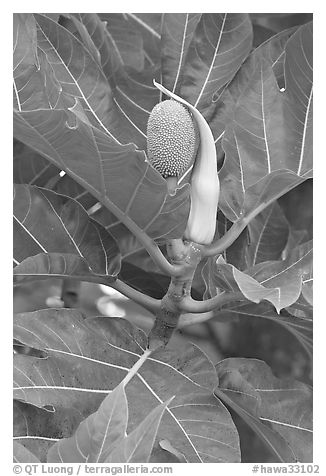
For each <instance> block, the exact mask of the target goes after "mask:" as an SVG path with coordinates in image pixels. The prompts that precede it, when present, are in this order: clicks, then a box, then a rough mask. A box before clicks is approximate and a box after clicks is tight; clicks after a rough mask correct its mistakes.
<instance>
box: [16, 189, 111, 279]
mask: <svg viewBox="0 0 326 476" xmlns="http://www.w3.org/2000/svg"><path fill="white" fill-rule="evenodd" d="M14 193H15V195H14V205H13V211H14V261H15V263H16V265H17V266H16V267H15V269H14V276H15V277H16V279H17V280H18V281H21V280H26V279H28V278H33V277H34V278H35V277H40V278H48V277H51V276H53V277H54V276H56V277H58V276H59V277H73V278H76V279H80V280H85V281H87V280H95V281H96V280H99V281H100V282H103V281H104V282H105V283H107V282H108V281H110V280H114V279H115V276H116V275H117V273H118V272H119V270H120V254H119V249H118V247H117V244H116V242H115V241H114V239H113V238H112V237H111V235H110V234H109V233H108V232H106V231H105V230H104V228H103V227H101V225H99V224H98V223H97V222H95V221H94V220H92V219H91V218H89V216H88V215H87V213H86V211H85V210H84V209H83V208H82V206H81V205H79V204H78V203H77V202H76V201H75V200H73V199H70V198H68V197H65V196H63V195H59V194H57V193H55V192H52V191H50V190H46V189H42V188H38V187H34V186H28V185H16V186H15V188H14Z"/></svg>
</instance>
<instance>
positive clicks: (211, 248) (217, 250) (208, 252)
mask: <svg viewBox="0 0 326 476" xmlns="http://www.w3.org/2000/svg"><path fill="white" fill-rule="evenodd" d="M248 223H249V220H247V219H245V218H241V219H240V220H238V221H236V222H234V223H233V225H232V226H231V228H230V229H229V230H228V231H227V232H226V233H225V234H224V235H223V236H222V237H221V238H220V239H219V240H217V241H215V242H213V243H212V244H211V245H207V246H206V247H205V248H204V250H203V255H204V256H216V255H219V254H221V253H223V251H225V250H226V249H227V248H229V246H231V245H232V243H234V242H235V240H236V239H237V238H238V237H239V236H240V235H241V233H242V232H243V230H244V229H245V228H246V226H247V225H248Z"/></svg>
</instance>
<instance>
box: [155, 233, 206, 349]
mask: <svg viewBox="0 0 326 476" xmlns="http://www.w3.org/2000/svg"><path fill="white" fill-rule="evenodd" d="M201 250H202V247H201V246H200V245H197V244H196V243H192V242H183V241H182V240H171V241H170V243H169V244H168V254H169V257H170V259H171V261H174V262H179V263H182V264H181V269H182V273H181V274H180V275H178V276H172V278H171V282H170V285H169V288H168V291H167V293H166V295H165V296H164V297H163V299H162V301H161V307H160V309H159V311H158V312H157V313H156V319H155V322H154V326H153V328H152V329H151V331H150V333H149V336H148V348H149V349H151V350H155V349H158V348H160V347H164V346H166V345H167V343H168V342H169V340H170V338H171V336H172V334H173V331H174V329H175V328H176V327H177V325H178V320H179V317H180V315H181V312H182V307H183V302H184V301H185V300H187V299H191V298H190V291H191V284H192V280H193V277H194V273H195V271H196V268H197V265H198V263H199V262H200V260H201Z"/></svg>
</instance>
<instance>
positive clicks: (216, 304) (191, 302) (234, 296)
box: [180, 291, 247, 322]
mask: <svg viewBox="0 0 326 476" xmlns="http://www.w3.org/2000/svg"><path fill="white" fill-rule="evenodd" d="M233 301H247V299H246V298H245V297H244V296H243V294H242V293H241V292H240V291H235V292H223V293H221V294H218V295H217V296H214V297H212V298H210V299H207V300H205V301H195V299H192V297H187V298H185V299H184V300H183V301H182V302H181V303H180V308H181V309H182V311H183V312H189V313H206V312H209V311H213V310H216V309H219V308H221V307H222V306H224V305H225V304H228V303H230V302H233ZM183 320H184V319H183ZM205 320H207V319H205ZM200 322H203V320H202V319H200Z"/></svg>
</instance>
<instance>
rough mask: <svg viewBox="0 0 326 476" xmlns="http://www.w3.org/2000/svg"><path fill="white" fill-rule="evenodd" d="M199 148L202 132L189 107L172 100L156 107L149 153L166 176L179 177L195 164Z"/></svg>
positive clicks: (149, 133)
mask: <svg viewBox="0 0 326 476" xmlns="http://www.w3.org/2000/svg"><path fill="white" fill-rule="evenodd" d="M197 147H198V133H197V130H196V127H195V124H194V121H193V119H192V116H191V114H190V113H189V111H188V109H187V108H186V107H185V106H183V105H182V104H180V103H179V102H178V101H175V100H173V99H168V100H166V101H162V102H160V103H158V104H156V106H154V108H153V110H152V112H151V114H150V116H149V119H148V123H147V154H148V160H149V162H150V163H151V165H152V166H153V167H154V168H155V169H156V170H157V171H158V172H159V173H160V174H161V175H162V176H163V177H164V178H167V177H178V176H180V175H181V174H182V173H183V172H184V171H185V170H186V169H187V167H188V166H189V165H190V164H191V162H192V160H193V159H194V157H195V155H196V151H197Z"/></svg>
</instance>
